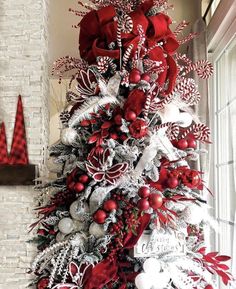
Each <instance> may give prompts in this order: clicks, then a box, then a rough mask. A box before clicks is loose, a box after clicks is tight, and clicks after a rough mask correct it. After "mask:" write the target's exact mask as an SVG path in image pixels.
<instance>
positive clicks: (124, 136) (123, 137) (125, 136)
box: [120, 134, 128, 141]
mask: <svg viewBox="0 0 236 289" xmlns="http://www.w3.org/2000/svg"><path fill="white" fill-rule="evenodd" d="M127 138H128V137H127V135H125V134H122V135H121V136H120V139H121V140H123V141H125V140H127Z"/></svg>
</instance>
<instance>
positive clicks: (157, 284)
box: [151, 271, 170, 289]
mask: <svg viewBox="0 0 236 289" xmlns="http://www.w3.org/2000/svg"><path fill="white" fill-rule="evenodd" d="M151 279H152V283H153V288H154V289H163V288H165V287H166V286H167V284H168V283H169V281H170V274H169V273H168V272H166V271H163V272H160V273H157V274H156V275H155V277H154V276H153V278H151Z"/></svg>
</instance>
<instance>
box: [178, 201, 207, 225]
mask: <svg viewBox="0 0 236 289" xmlns="http://www.w3.org/2000/svg"><path fill="white" fill-rule="evenodd" d="M203 217H204V210H203V209H202V208H201V207H199V206H197V205H194V204H191V205H189V206H188V207H186V208H185V209H184V210H183V212H182V218H183V220H184V221H185V222H186V223H188V224H191V225H199V224H200V223H201V221H202V220H203Z"/></svg>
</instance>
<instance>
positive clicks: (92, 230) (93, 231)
mask: <svg viewBox="0 0 236 289" xmlns="http://www.w3.org/2000/svg"><path fill="white" fill-rule="evenodd" d="M89 234H90V235H93V236H95V237H96V238H102V237H104V236H105V231H104V229H103V226H102V225H99V224H97V223H95V222H93V223H92V224H91V225H90V227H89Z"/></svg>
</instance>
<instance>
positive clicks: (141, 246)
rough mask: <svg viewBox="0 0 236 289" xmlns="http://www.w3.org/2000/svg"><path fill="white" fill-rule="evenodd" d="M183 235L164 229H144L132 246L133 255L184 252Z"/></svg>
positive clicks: (146, 255)
mask: <svg viewBox="0 0 236 289" xmlns="http://www.w3.org/2000/svg"><path fill="white" fill-rule="evenodd" d="M184 251H185V236H184V234H182V233H175V232H173V233H169V232H165V231H164V230H163V231H161V230H154V231H152V233H151V231H144V233H143V234H142V236H141V237H140V238H139V240H138V242H137V244H136V245H135V247H134V257H135V258H140V257H152V256H155V257H158V256H159V255H161V254H165V253H170V252H175V253H184Z"/></svg>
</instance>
